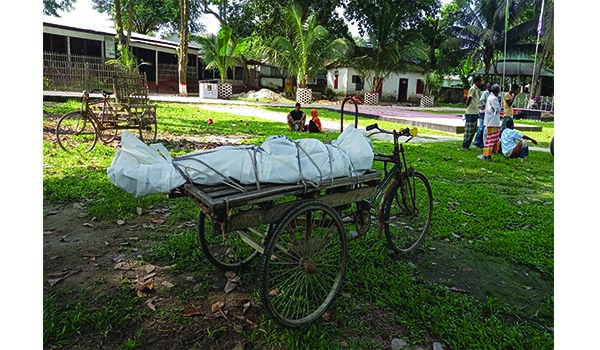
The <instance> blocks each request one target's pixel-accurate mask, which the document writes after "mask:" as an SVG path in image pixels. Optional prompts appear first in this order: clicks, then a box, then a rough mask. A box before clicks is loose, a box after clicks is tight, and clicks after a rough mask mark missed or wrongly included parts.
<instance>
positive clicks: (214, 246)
mask: <svg viewBox="0 0 600 350" xmlns="http://www.w3.org/2000/svg"><path fill="white" fill-rule="evenodd" d="M263 226H264V227H263ZM263 226H261V227H263V228H264V230H265V231H268V230H269V227H268V226H266V225H263ZM261 227H259V228H261ZM253 231H254V232H256V231H258V230H253ZM258 233H260V232H258ZM266 234H267V232H263V233H262V235H265V236H266ZM242 235H245V236H246V237H247V236H251V235H252V233H251V232H250V230H245V232H238V231H234V232H228V233H225V234H223V233H222V232H221V226H220V225H219V224H218V223H215V222H214V221H213V220H211V219H210V218H207V217H206V215H205V214H204V213H203V212H200V217H199V218H198V236H199V239H200V246H201V247H202V252H204V255H205V256H206V258H207V259H208V261H210V262H211V263H212V264H213V265H215V266H216V267H218V268H220V269H221V270H231V269H234V268H237V267H241V266H244V265H246V264H248V263H249V262H250V261H251V260H252V259H253V258H254V257H255V256H256V255H257V254H258V251H256V249H254V248H252V246H250V245H248V244H247V243H246V242H244V241H243V238H242Z"/></svg>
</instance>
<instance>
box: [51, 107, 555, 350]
mask: <svg viewBox="0 0 600 350" xmlns="http://www.w3.org/2000/svg"><path fill="white" fill-rule="evenodd" d="M69 106H73V103H71V104H70V105H69ZM65 109H66V107H64V106H62V105H59V104H58V105H57V104H53V105H51V106H50V105H48V106H45V112H48V113H61V112H63V111H64V110H65ZM268 109H269V110H277V111H282V113H284V112H286V111H288V109H285V108H283V109H277V108H268ZM157 113H158V117H159V127H158V129H159V141H160V142H163V143H165V145H166V146H167V148H168V149H169V151H170V152H171V154H172V155H173V156H177V155H182V154H187V153H189V152H190V150H189V149H186V148H184V147H182V146H181V145H179V144H177V143H175V142H173V138H174V137H175V136H177V135H191V136H194V137H198V138H206V139H209V138H211V137H215V136H223V137H225V136H227V137H230V138H233V137H236V138H238V139H239V140H240V142H242V143H245V144H260V143H262V142H263V141H264V140H265V139H266V138H267V137H269V136H272V135H278V134H287V135H288V136H290V137H292V138H299V137H307V135H296V134H292V135H290V134H289V133H286V129H287V126H286V125H285V124H283V123H277V122H270V121H265V120H263V119H259V118H250V117H240V116H236V115H230V114H226V113H217V112H210V111H205V110H202V109H199V108H197V107H195V106H193V105H187V104H186V105H183V104H163V103H161V104H159V105H158V109H157ZM319 115H320V116H321V118H322V119H324V120H335V121H339V113H337V112H332V111H328V110H319ZM208 118H212V119H213V120H215V123H214V124H212V125H209V124H208V123H207V122H206V121H207V120H208ZM519 122H521V121H519ZM45 123H49V124H51V122H49V121H45ZM370 123H372V120H369V119H361V120H360V124H361V125H363V126H364V125H368V124H370ZM378 123H379V124H380V126H382V127H384V128H399V126H398V125H396V124H393V123H388V122H378ZM523 123H527V124H534V125H542V126H543V129H544V130H543V131H542V132H540V133H529V134H528V135H529V136H532V137H534V138H536V139H538V141H540V146H542V147H546V145H549V141H550V139H551V137H552V136H553V134H554V130H553V123H540V122H530V121H527V122H523ZM420 133H423V134H429V133H432V134H436V133H440V134H445V133H441V132H436V131H431V130H426V129H421V130H420ZM446 135H448V134H446ZM337 136H338V134H337V133H335V132H332V133H323V134H310V135H308V137H315V138H318V139H320V140H322V141H327V140H332V139H335V138H337ZM373 146H374V149H375V150H376V151H378V152H389V151H391V144H390V143H388V142H384V141H378V140H374V141H373ZM404 147H405V150H406V155H407V160H408V162H409V163H410V164H411V165H412V166H413V167H414V168H415V169H416V170H417V171H419V172H421V173H423V174H425V176H426V177H427V178H428V180H429V182H430V184H431V186H432V190H433V196H434V212H433V223H432V228H431V232H430V235H429V237H428V238H427V240H426V242H425V244H424V245H423V247H422V248H421V251H420V252H419V253H418V254H416V255H415V256H413V257H401V258H400V259H399V260H392V259H390V257H389V256H388V255H387V254H386V253H387V247H386V246H385V240H381V241H379V240H377V239H376V238H375V237H374V236H375V232H376V228H374V227H373V228H372V229H371V232H370V233H369V235H368V236H367V237H364V238H361V239H359V240H354V241H351V242H350V252H349V258H350V261H349V262H348V269H347V273H346V277H345V283H344V288H343V291H342V294H340V295H339V296H338V297H337V298H336V300H335V302H334V305H333V310H332V316H331V317H332V319H331V321H330V322H328V323H326V324H320V323H314V324H308V325H305V326H303V327H301V328H300V329H299V330H286V329H281V328H279V327H277V326H276V325H275V324H274V322H273V321H271V320H270V319H269V318H268V316H267V315H266V313H263V315H262V316H261V318H260V319H259V320H255V322H258V323H259V327H257V328H252V329H250V330H245V331H244V332H243V333H241V334H240V339H242V340H243V341H245V342H246V343H247V345H248V346H250V347H251V348H264V349H282V348H284V349H345V348H351V349H366V348H371V349H383V348H387V347H388V346H389V341H390V339H391V338H394V337H401V338H403V339H406V340H407V341H409V343H411V344H425V343H428V342H431V341H442V342H443V343H444V344H445V346H446V348H447V349H548V348H552V347H553V333H551V332H550V331H548V328H550V327H553V322H554V321H553V318H554V311H553V308H554V301H553V294H552V290H549V291H544V292H538V293H540V295H537V296H535V300H537V301H536V302H535V303H533V304H532V303H530V304H532V305H526V304H527V303H528V300H530V299H527V298H528V297H530V296H524V297H523V298H524V299H523V300H524V301H521V300H520V299H518V298H517V295H516V294H515V295H514V296H512V297H510V296H509V297H506V298H503V297H502V296H499V295H497V294H496V293H495V289H497V288H496V287H497V286H496V285H495V283H497V281H491V282H490V281H489V280H487V281H486V282H485V283H487V285H485V286H483V287H484V288H482V290H484V292H482V294H481V295H479V294H475V293H473V294H472V295H470V294H461V293H456V292H453V291H451V290H449V286H448V285H447V283H445V282H444V280H438V281H431V280H428V279H426V278H424V273H425V272H426V270H427V268H426V265H427V264H429V260H428V259H429V257H430V256H429V255H427V254H429V253H431V252H432V250H431V249H430V248H436V247H437V249H438V251H439V250H441V248H439V247H442V246H447V245H453V246H455V247H456V248H455V249H456V252H460V254H462V255H461V256H459V257H458V258H461V259H466V260H468V259H471V260H473V261H472V264H474V265H479V264H484V263H486V262H485V261H487V262H488V263H489V262H494V263H493V264H491V263H490V266H498V264H501V263H502V264H506V265H503V268H504V267H506V268H509V269H510V268H515V267H520V268H527V269H530V270H531V271H536V272H537V273H539V276H541V277H540V278H542V279H545V280H552V279H553V277H554V269H553V265H554V234H553V231H554V158H553V157H552V156H551V155H550V153H548V152H540V151H532V152H531V154H530V157H529V158H528V159H527V161H526V162H525V163H520V162H518V161H515V160H508V159H504V158H503V157H502V156H496V157H495V158H494V162H492V163H488V162H483V161H482V160H480V159H477V158H476V155H477V154H478V152H476V151H471V152H464V151H460V141H449V142H443V143H422V144H416V143H408V144H405V145H404ZM43 151H44V155H43V162H44V168H43V174H44V175H43V176H44V184H43V190H44V198H45V199H46V200H49V201H51V202H52V203H56V204H61V203H70V202H80V203H83V204H84V205H85V208H86V210H87V214H88V215H89V216H92V217H97V218H98V220H111V221H114V220H118V219H128V218H133V217H135V216H136V215H137V214H136V209H137V208H138V207H140V208H143V210H149V209H150V208H168V209H169V212H170V216H169V218H168V220H167V222H166V225H163V226H162V227H161V228H157V229H156V230H154V232H152V233H149V234H148V235H147V237H146V238H147V240H148V241H150V244H151V246H152V250H151V251H150V252H149V253H148V254H145V255H144V256H143V259H144V260H145V261H149V262H151V263H155V264H160V265H162V266H166V265H175V266H176V267H175V271H177V272H183V273H188V274H189V273H191V274H193V276H194V278H195V280H197V281H203V280H207V281H209V280H211V279H212V276H213V275H214V274H215V273H216V270H215V268H214V267H212V266H211V265H210V264H209V263H208V262H207V261H206V259H204V258H203V256H202V253H201V252H200V251H199V250H198V243H197V242H196V231H195V230H194V229H193V228H188V227H178V226H180V225H181V224H182V223H184V222H190V221H191V222H195V220H197V215H198V210H197V208H196V207H195V205H194V204H193V203H191V201H190V200H188V199H187V198H180V199H172V200H169V199H167V198H165V196H162V195H156V196H148V197H144V198H134V197H132V196H130V195H128V194H126V193H124V192H123V191H121V190H120V189H118V188H116V187H115V186H114V185H112V183H111V182H110V181H109V179H108V178H107V176H106V168H107V167H108V166H109V165H110V163H111V161H112V158H113V157H114V153H115V148H113V147H111V146H105V145H102V144H98V145H97V146H96V148H95V149H94V150H93V151H92V152H91V153H90V154H89V155H88V156H87V157H85V158H76V157H74V156H72V155H69V154H68V153H66V152H64V151H62V150H61V149H60V148H59V147H58V145H57V144H56V143H53V142H51V141H45V142H44V148H43ZM374 167H375V168H376V169H381V168H380V165H379V164H375V165H374ZM419 254H420V255H419ZM419 256H424V257H425V259H419V258H418V257H419ZM454 258H455V259H456V258H457V257H456V256H454ZM448 259H449V260H452V259H453V258H452V254H450V255H449V256H448ZM259 260H260V259H255V260H254V261H253V263H252V264H251V266H250V268H249V269H248V270H247V271H244V272H243V273H244V281H253V280H256V278H257V277H258V270H259V269H260V261H259ZM247 283H250V282H247ZM482 283H484V282H482ZM213 292H214V291H213V290H212V288H210V284H209V283H204V284H201V287H200V288H199V289H197V290H194V291H190V290H188V289H185V288H175V289H174V291H173V293H174V294H176V295H177V296H178V298H179V299H178V302H179V303H182V304H185V303H186V302H187V301H193V300H202V299H203V298H206V297H207V296H208V295H210V293H213ZM218 292H219V293H222V291H221V290H220V291H218ZM253 297H256V294H254V295H253ZM531 298H533V297H531ZM531 300H533V299H531ZM98 304H101V305H105V306H106V307H105V308H104V311H103V312H95V313H91V314H87V313H85V312H84V310H86V309H89V308H90V307H93V306H95V305H98ZM140 310H148V309H147V307H145V306H143V305H142V306H140V299H139V298H137V297H132V296H131V294H127V295H124V294H123V292H122V291H116V292H115V294H114V295H108V296H95V295H92V292H91V291H88V292H85V293H84V292H82V293H79V292H75V291H71V292H69V291H62V292H55V293H54V294H51V295H50V296H48V297H47V298H46V299H45V300H44V344H46V345H56V346H61V345H62V346H69V345H73V344H74V343H76V342H77V341H78V340H79V339H81V337H85V336H90V335H93V334H100V335H102V336H110V335H111V334H113V332H114V330H115V328H116V327H118V326H119V325H120V324H123V323H125V322H134V323H135V322H137V321H139V320H143V319H147V317H148V316H147V315H146V314H145V313H144V312H140ZM164 315H165V316H163V317H171V318H172V317H174V316H173V313H169V312H165V313H164ZM374 315H375V316H377V320H376V321H374V320H373V319H372V318H374V317H375V316H374ZM153 317H159V316H156V315H155V316H153ZM175 319H176V320H179V321H177V322H178V324H180V325H181V326H182V327H187V326H189V327H194V325H193V324H190V320H189V318H181V317H179V318H177V317H175ZM206 332H209V333H211V332H212V337H213V338H215V339H217V338H219V334H220V333H222V331H220V330H219V327H216V328H214V329H213V328H211V329H210V331H208V330H206ZM205 334H206V333H205ZM382 334H385V335H386V336H387V337H388V338H387V340H382V339H383V338H382V336H381V335H382ZM120 336H124V338H123V340H122V344H123V345H122V348H129V349H133V348H144V346H143V337H141V338H140V337H139V335H137V334H136V333H135V332H132V333H131V334H124V335H123V334H120Z"/></svg>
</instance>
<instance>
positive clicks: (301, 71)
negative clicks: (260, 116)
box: [260, 6, 350, 88]
mask: <svg viewBox="0 0 600 350" xmlns="http://www.w3.org/2000/svg"><path fill="white" fill-rule="evenodd" d="M284 16H285V23H286V24H287V29H288V34H287V35H286V36H277V37H275V38H274V39H273V40H272V41H271V42H269V43H267V44H263V45H262V46H261V48H260V51H261V53H262V55H263V56H264V57H265V58H266V60H267V62H268V63H269V64H272V65H274V66H277V67H280V68H283V69H284V70H285V71H287V72H288V74H289V75H290V76H289V77H293V78H294V79H295V80H296V83H297V84H298V87H301V88H306V85H307V82H308V80H309V79H310V78H313V77H315V76H316V74H317V73H319V72H321V71H323V70H324V68H325V65H326V64H327V63H331V62H332V61H335V60H337V59H340V58H342V57H344V56H345V55H346V54H347V53H348V52H349V50H350V48H349V45H348V42H347V41H346V39H343V38H338V39H332V38H331V36H330V34H329V31H328V30H327V29H326V28H325V27H323V26H321V25H319V24H318V23H317V18H316V17H315V16H314V15H311V16H310V17H308V18H307V19H306V21H303V20H302V12H301V9H300V8H299V7H298V6H292V7H289V8H286V9H284Z"/></svg>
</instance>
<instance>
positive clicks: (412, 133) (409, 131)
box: [366, 123, 417, 142]
mask: <svg viewBox="0 0 600 350" xmlns="http://www.w3.org/2000/svg"><path fill="white" fill-rule="evenodd" d="M366 129H367V131H371V130H373V129H377V132H379V133H383V134H390V135H394V136H396V135H397V136H407V137H408V140H406V142H408V141H410V140H411V139H412V138H413V137H415V136H417V128H412V129H409V128H408V127H407V128H404V129H402V130H400V131H396V130H392V131H390V130H385V129H382V128H380V127H379V125H377V123H375V124H371V125H369V126H367V128H366ZM377 132H375V133H377Z"/></svg>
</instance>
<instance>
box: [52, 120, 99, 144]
mask: <svg viewBox="0 0 600 350" xmlns="http://www.w3.org/2000/svg"><path fill="white" fill-rule="evenodd" d="M56 140H57V141H58V144H59V145H60V147H61V148H62V149H63V150H65V151H67V152H72V153H79V154H83V153H87V152H89V151H91V150H92V149H93V148H94V146H96V142H98V133H97V129H96V124H94V122H93V121H92V119H91V118H90V117H89V116H88V115H87V114H85V113H81V112H80V111H75V112H71V113H67V114H65V115H63V116H62V117H61V118H60V120H59V121H58V124H57V125H56Z"/></svg>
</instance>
